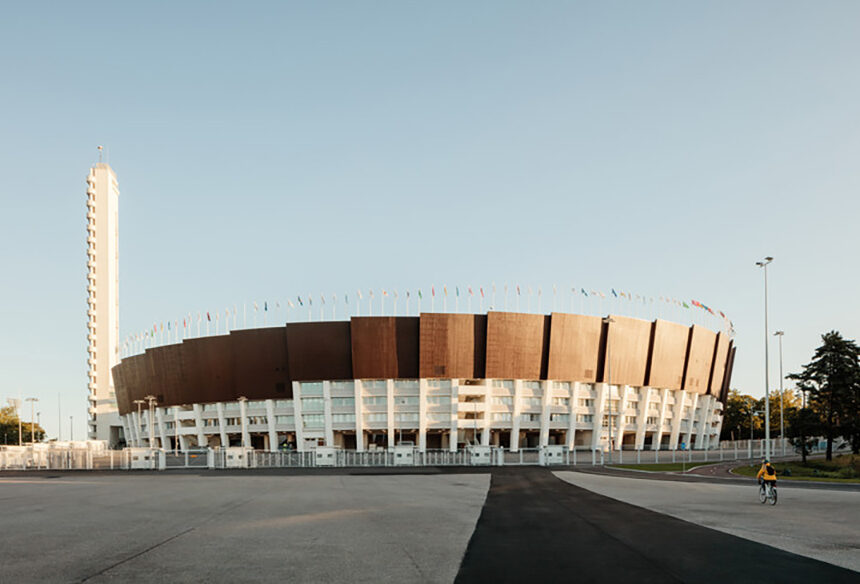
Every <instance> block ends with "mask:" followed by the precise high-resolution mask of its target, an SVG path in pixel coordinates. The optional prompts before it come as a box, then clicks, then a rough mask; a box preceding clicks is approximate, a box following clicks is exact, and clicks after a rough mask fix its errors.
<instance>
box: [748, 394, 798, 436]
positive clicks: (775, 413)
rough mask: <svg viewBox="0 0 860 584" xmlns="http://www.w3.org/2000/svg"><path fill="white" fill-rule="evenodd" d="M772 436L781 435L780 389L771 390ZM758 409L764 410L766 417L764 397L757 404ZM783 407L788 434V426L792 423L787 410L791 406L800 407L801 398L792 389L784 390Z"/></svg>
mask: <svg viewBox="0 0 860 584" xmlns="http://www.w3.org/2000/svg"><path fill="white" fill-rule="evenodd" d="M769 393H770V400H769V401H770V437H771V438H773V437H774V436H779V408H780V400H779V390H778V389H775V390H771V391H770V392H769ZM756 407H757V409H758V410H760V411H761V412H762V419H764V398H761V399H760V400H759V401H758V403H757V405H756ZM782 407H783V408H784V412H783V422H784V425H785V427H786V431H785V432H786V435H787V434H788V426H789V424H790V423H791V422H790V421H789V419H788V415H787V412H788V411H789V410H790V409H791V408H799V407H800V399H799V398H798V397H797V395H796V394H795V393H794V391H792V390H790V389H784V390H782Z"/></svg>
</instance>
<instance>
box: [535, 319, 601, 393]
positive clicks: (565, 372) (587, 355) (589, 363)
mask: <svg viewBox="0 0 860 584" xmlns="http://www.w3.org/2000/svg"><path fill="white" fill-rule="evenodd" d="M550 323H551V326H550V334H549V363H548V364H547V378H548V379H561V380H566V381H584V382H586V383H594V382H596V381H597V374H598V365H599V363H600V347H601V343H602V332H603V322H602V319H601V318H600V317H599V316H582V315H579V314H563V313H558V312H553V313H552V316H551V320H550Z"/></svg>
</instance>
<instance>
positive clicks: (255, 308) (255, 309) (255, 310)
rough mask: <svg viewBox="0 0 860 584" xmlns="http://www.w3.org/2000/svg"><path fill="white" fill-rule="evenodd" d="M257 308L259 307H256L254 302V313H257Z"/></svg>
mask: <svg viewBox="0 0 860 584" xmlns="http://www.w3.org/2000/svg"><path fill="white" fill-rule="evenodd" d="M259 308H260V307H259V306H257V303H256V302H254V312H257V310H258V309H259Z"/></svg>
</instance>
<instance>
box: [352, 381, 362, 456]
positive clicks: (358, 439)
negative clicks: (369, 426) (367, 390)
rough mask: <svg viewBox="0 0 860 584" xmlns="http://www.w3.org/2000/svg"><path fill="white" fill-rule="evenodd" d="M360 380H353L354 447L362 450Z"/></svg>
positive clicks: (359, 450)
mask: <svg viewBox="0 0 860 584" xmlns="http://www.w3.org/2000/svg"><path fill="white" fill-rule="evenodd" d="M362 393H363V392H362V385H361V380H360V379H356V380H354V381H353V395H354V396H355V449H356V450H357V451H358V452H364V403H363V402H362Z"/></svg>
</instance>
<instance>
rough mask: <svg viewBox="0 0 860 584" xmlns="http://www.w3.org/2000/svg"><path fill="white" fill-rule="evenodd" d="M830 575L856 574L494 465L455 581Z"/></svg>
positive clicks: (539, 473) (821, 578) (827, 578)
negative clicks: (485, 494) (496, 467)
mask: <svg viewBox="0 0 860 584" xmlns="http://www.w3.org/2000/svg"><path fill="white" fill-rule="evenodd" d="M535 578H539V579H540V580H541V581H545V582H561V581H576V582H643V583H644V582H696V583H709V582H714V583H719V584H726V583H727V582H732V583H739V582H755V583H756V584H759V583H761V582H780V583H781V584H785V583H792V582H798V583H800V582H803V583H808V582H828V583H831V584H836V583H841V582H845V583H849V582H850V583H852V584H857V582H858V574H857V573H856V572H852V571H850V570H846V569H844V568H839V567H836V566H833V565H831V564H827V563H824V562H820V561H817V560H814V559H810V558H806V557H803V556H800V555H796V554H792V553H789V552H786V551H782V550H779V549H777V548H774V547H770V546H767V545H763V544H760V543H756V542H754V541H750V540H748V539H743V538H740V537H735V536H733V535H729V534H726V533H723V532H720V531H716V530H713V529H709V528H707V527H702V526H700V525H697V524H694V523H690V522H687V521H684V520H681V519H678V518H675V517H671V516H668V515H664V514H662V513H657V512H655V511H651V510H649V509H645V508H642V507H637V506H634V505H630V504H628V503H624V502H621V501H618V500H616V499H612V498H609V497H605V496H602V495H598V494H596V493H594V492H592V491H589V490H586V489H583V488H579V487H576V486H574V485H571V484H568V483H565V482H563V481H562V480H560V479H558V478H556V477H555V476H554V475H553V474H552V473H551V472H549V471H548V470H546V469H538V468H518V469H498V470H496V469H494V470H493V471H492V481H491V484H490V491H489V493H488V495H487V500H486V503H485V504H484V508H483V510H482V512H481V516H480V518H479V519H478V524H477V526H476V528H475V532H474V533H473V534H472V538H471V540H470V541H469V546H468V548H467V550H466V554H465V557H464V558H463V562H462V564H461V566H460V571H459V573H458V574H457V578H456V580H455V581H456V582H458V583H463V584H465V583H472V582H528V581H534V579H535Z"/></svg>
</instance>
